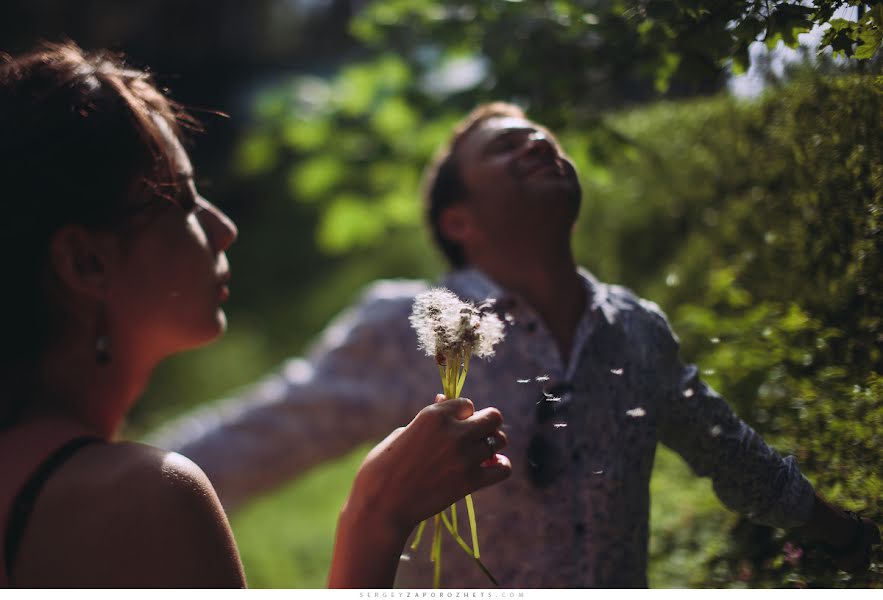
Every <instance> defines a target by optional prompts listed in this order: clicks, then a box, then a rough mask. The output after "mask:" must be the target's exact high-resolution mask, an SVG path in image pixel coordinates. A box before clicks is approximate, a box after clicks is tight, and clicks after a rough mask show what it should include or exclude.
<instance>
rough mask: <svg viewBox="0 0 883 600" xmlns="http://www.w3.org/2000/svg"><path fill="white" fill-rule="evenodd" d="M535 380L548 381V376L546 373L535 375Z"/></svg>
mask: <svg viewBox="0 0 883 600" xmlns="http://www.w3.org/2000/svg"><path fill="white" fill-rule="evenodd" d="M536 380H537V381H539V382H543V381H549V376H548V375H537V378H536Z"/></svg>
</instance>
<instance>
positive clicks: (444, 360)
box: [410, 288, 504, 588]
mask: <svg viewBox="0 0 883 600" xmlns="http://www.w3.org/2000/svg"><path fill="white" fill-rule="evenodd" d="M492 306H493V302H492V301H491V302H486V303H484V304H482V305H481V306H478V307H476V306H475V305H473V304H472V303H470V302H463V301H461V300H460V299H459V298H457V296H456V295H454V294H453V293H451V292H450V291H448V290H446V289H445V288H434V289H431V290H429V291H428V292H424V293H423V294H420V295H419V296H417V298H416V299H415V300H414V309H413V311H412V313H411V319H410V320H411V326H412V327H413V328H414V330H415V331H416V332H417V339H418V341H419V347H420V349H421V350H424V351H426V354H427V355H428V356H432V357H433V358H435V362H436V363H437V364H438V371H439V374H440V375H441V380H442V387H443V389H444V394H445V396H447V397H448V398H459V397H460V392H461V391H462V390H463V384H464V383H465V382H466V374H467V373H468V372H469V359H470V358H471V357H472V355H473V354H474V355H475V356H477V357H478V358H485V357H489V356H492V355H493V353H494V345H496V344H497V343H498V342H500V341H501V340H502V339H503V335H504V327H503V322H502V321H501V320H500V319H499V318H498V317H497V315H496V314H494V313H492V312H490V308H491V307H492ZM465 501H466V512H467V515H468V517H469V530H470V533H471V534H472V547H471V548H470V547H469V545H468V544H467V543H466V542H465V541H464V540H463V538H462V537H461V536H460V532H459V529H458V523H457V504H456V502H455V503H454V504H452V505H451V506H450V508H449V509H448V510H450V513H451V514H450V517H448V515H447V514H446V512H445V511H444V510H443V511H442V512H440V513H439V514H437V515H435V517H434V519H433V525H434V530H433V536H432V548H431V551H430V554H429V557H430V560H431V561H432V562H433V563H434V565H435V566H434V575H433V583H434V586H435V587H436V588H438V587H439V583H440V581H441V534H442V526H444V528H445V529H447V531H448V533H450V534H451V536H452V537H453V538H454V540H455V541H456V542H457V544H458V545H459V546H460V547H461V548H462V549H463V551H464V552H466V554H468V555H469V556H470V557H471V558H472V559H473V560H474V561H475V562H476V564H477V565H478V566H479V568H481V570H482V571H484V573H485V575H487V576H488V578H490V580H491V581H493V582H494V584H495V585H499V583H497V580H496V579H495V578H494V576H493V575H491V573H490V571H488V570H487V567H485V566H484V564H483V563H482V562H481V559H480V556H481V555H480V553H479V549H478V527H477V525H476V523H475V506H474V504H473V502H472V495H471V494H469V495H467V496H466V498H465ZM426 523H427V521H423V522H422V523H420V526H419V527H418V528H417V534H416V535H415V537H414V543H413V544H411V549H412V550H416V549H417V547H418V546H419V545H420V540H421V538H422V537H423V530H424V528H425V527H426Z"/></svg>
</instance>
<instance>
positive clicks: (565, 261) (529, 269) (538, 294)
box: [475, 248, 588, 364]
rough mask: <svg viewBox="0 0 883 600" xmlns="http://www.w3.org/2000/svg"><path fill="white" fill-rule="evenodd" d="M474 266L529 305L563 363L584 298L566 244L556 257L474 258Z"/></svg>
mask: <svg viewBox="0 0 883 600" xmlns="http://www.w3.org/2000/svg"><path fill="white" fill-rule="evenodd" d="M475 266H476V267H478V268H479V269H480V270H481V271H483V272H484V273H486V274H487V275H488V276H489V277H490V278H491V279H493V280H494V281H495V282H496V283H498V284H499V285H501V286H502V287H503V288H505V289H507V290H509V291H512V292H515V293H516V294H518V295H519V296H521V297H522V298H523V299H524V300H525V301H527V303H528V304H530V305H531V307H532V308H533V309H534V310H535V311H536V312H537V314H538V315H539V316H540V318H541V319H542V320H543V322H544V323H545V325H546V327H547V328H548V329H549V332H550V333H551V334H552V337H553V338H554V339H555V342H556V345H557V346H558V351H559V352H560V354H561V358H562V360H563V361H564V362H565V364H566V363H567V361H568V360H569V358H570V350H571V346H572V344H573V336H574V332H575V330H576V326H577V325H578V324H579V320H580V318H582V315H583V312H584V311H585V308H586V304H587V302H588V298H587V294H586V288H585V284H584V283H583V280H582V277H580V275H579V273H578V272H577V270H576V264H575V262H574V260H573V256H572V254H571V253H570V250H569V248H568V249H567V251H566V253H561V254H560V255H559V256H557V257H541V256H535V257H532V258H531V259H526V260H505V261H476V263H475Z"/></svg>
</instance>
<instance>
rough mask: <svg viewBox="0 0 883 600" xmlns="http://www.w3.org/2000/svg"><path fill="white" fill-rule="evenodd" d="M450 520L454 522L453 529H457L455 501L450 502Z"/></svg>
mask: <svg viewBox="0 0 883 600" xmlns="http://www.w3.org/2000/svg"><path fill="white" fill-rule="evenodd" d="M451 521H453V522H454V531H459V530H458V529H457V503H456V502H454V503H453V504H451Z"/></svg>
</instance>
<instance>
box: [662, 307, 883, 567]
mask: <svg viewBox="0 0 883 600" xmlns="http://www.w3.org/2000/svg"><path fill="white" fill-rule="evenodd" d="M657 317H659V318H661V319H662V321H663V322H664V323H665V328H666V329H667V328H668V324H667V322H666V321H665V318H664V315H662V314H661V313H658V314H657ZM669 333H670V330H669ZM670 336H671V337H670V340H671V341H670V342H669V344H670V346H669V347H670V348H671V349H672V351H673V353H674V354H673V357H672V360H671V362H670V364H671V365H672V368H673V371H674V373H675V374H676V376H675V377H674V380H673V381H674V386H673V387H674V389H673V390H671V392H670V394H669V398H668V402H667V403H666V406H665V407H664V409H663V414H662V418H661V420H660V428H659V434H660V441H662V442H663V443H664V444H665V445H667V446H669V447H670V448H672V449H673V450H675V451H676V452H678V454H680V455H681V456H682V457H683V458H684V460H686V461H687V463H688V464H689V465H690V466H691V468H692V469H693V471H694V472H695V473H696V474H697V475H700V476H704V477H710V478H711V480H712V483H713V486H714V490H715V493H716V494H717V496H718V498H720V500H721V501H722V502H723V503H724V504H725V505H726V506H727V507H729V508H730V509H732V510H735V511H737V512H740V513H742V514H744V515H746V516H747V517H748V518H749V519H751V520H752V521H755V522H757V523H761V524H765V525H771V526H774V527H781V528H785V529H795V530H796V532H797V533H798V534H799V535H800V536H801V537H803V538H805V539H807V540H808V541H815V542H821V543H824V544H826V545H827V546H828V547H829V549H830V550H831V555H832V556H833V557H834V559H835V562H836V564H837V566H838V567H840V568H842V569H847V570H851V571H860V570H864V569H867V567H868V560H869V557H870V548H871V545H874V544H878V543H879V541H880V535H879V530H878V529H877V527H876V525H874V524H873V523H871V522H870V521H868V520H867V519H859V518H858V517H856V516H854V515H852V514H851V513H848V512H847V511H844V510H841V509H839V508H837V507H835V506H832V505H830V504H829V503H827V502H826V501H825V500H824V499H822V498H821V497H820V496H819V495H818V494H817V493H816V492H815V491H814V489H813V487H812V485H811V484H810V483H809V481H807V479H806V478H805V477H804V476H803V475H802V474H801V473H800V470H799V469H798V467H797V461H796V460H795V459H794V457H791V456H788V457H785V458H782V457H781V456H780V455H779V454H778V453H777V452H776V451H775V450H773V449H772V448H770V447H769V446H768V445H767V444H766V443H765V442H764V440H763V439H762V438H761V437H760V435H758V434H757V432H755V431H754V430H753V429H752V428H751V427H749V426H748V425H747V424H746V423H745V422H744V421H742V420H741V419H740V418H739V417H738V416H737V415H736V414H735V413H734V412H733V410H732V409H731V408H730V407H729V405H728V404H727V403H726V402H725V401H724V399H723V398H722V397H721V396H720V395H719V394H718V393H717V392H715V391H714V390H713V389H711V388H710V387H709V386H708V385H707V384H706V383H705V382H703V381H702V380H701V378H700V377H699V370H698V369H697V368H696V366H695V365H684V364H683V363H681V362H680V360H679V359H678V358H677V349H678V348H677V347H678V342H677V338H676V337H675V336H674V335H673V334H670Z"/></svg>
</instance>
